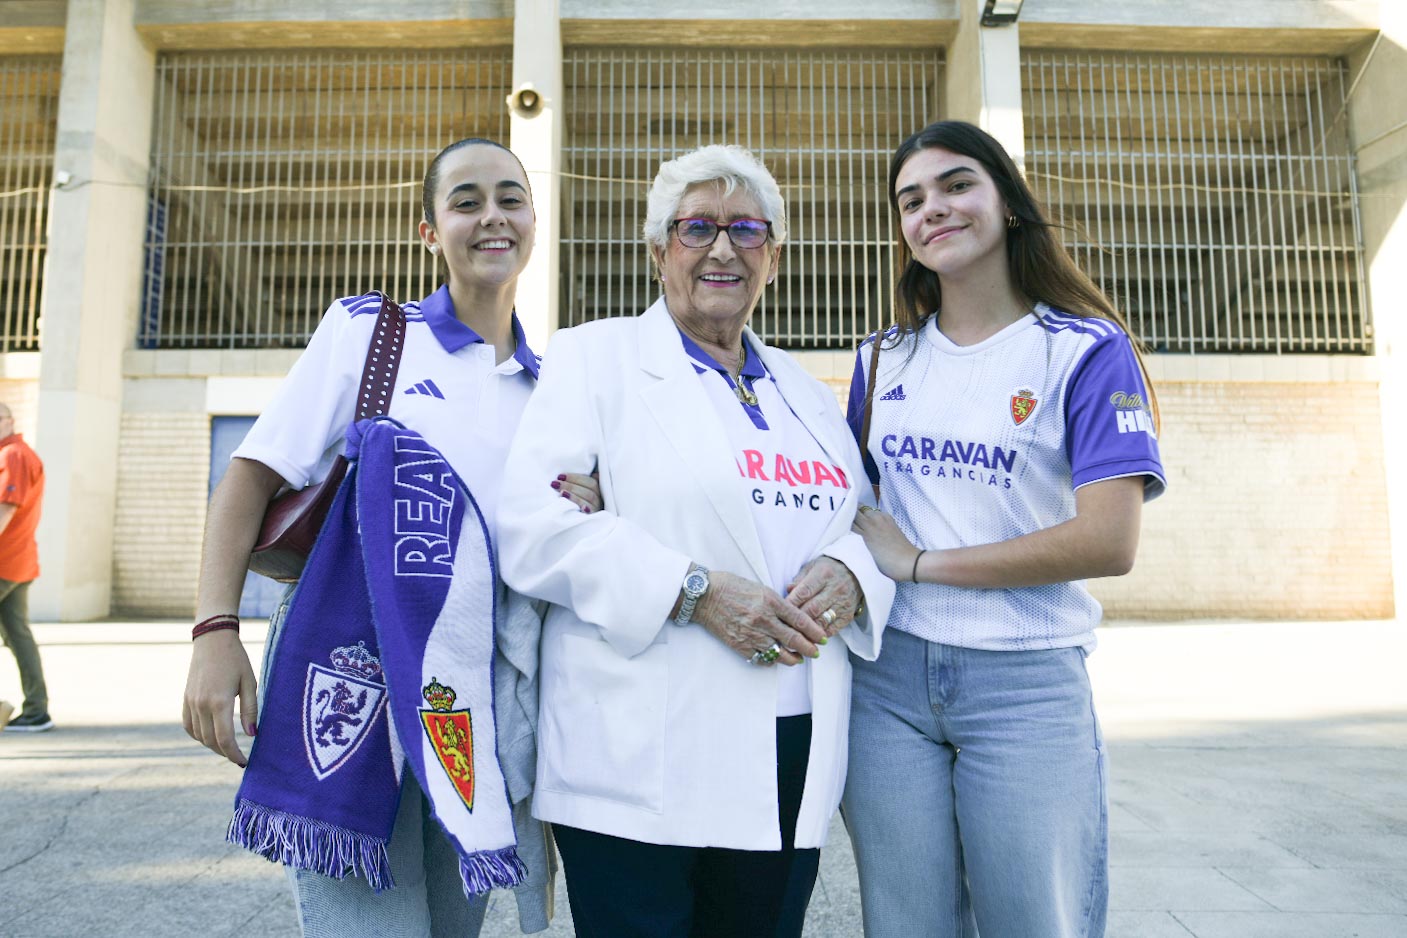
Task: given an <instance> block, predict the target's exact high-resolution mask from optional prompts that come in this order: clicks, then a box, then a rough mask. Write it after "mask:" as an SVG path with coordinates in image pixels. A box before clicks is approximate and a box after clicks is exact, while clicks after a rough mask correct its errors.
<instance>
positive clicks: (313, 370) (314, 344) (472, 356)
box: [234, 286, 549, 542]
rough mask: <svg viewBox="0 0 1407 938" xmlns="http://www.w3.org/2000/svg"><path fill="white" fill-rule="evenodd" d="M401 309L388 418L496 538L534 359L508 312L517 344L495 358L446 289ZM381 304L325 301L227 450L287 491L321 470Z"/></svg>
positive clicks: (337, 444)
mask: <svg viewBox="0 0 1407 938" xmlns="http://www.w3.org/2000/svg"><path fill="white" fill-rule="evenodd" d="M402 308H403V309H404V310H405V316H406V335H405V344H404V345H403V346H402V352H401V366H400V370H399V371H398V372H397V374H396V388H395V392H394V393H393V394H392V397H391V405H390V412H389V413H390V416H391V417H393V418H395V419H396V420H398V421H400V422H401V423H402V424H404V425H405V426H407V427H409V428H410V429H412V430H414V431H416V432H417V433H419V434H420V435H421V436H423V437H424V438H425V439H426V440H427V441H429V442H430V443H431V444H432V445H433V446H435V448H436V449H438V450H439V451H440V452H441V453H443V454H444V457H445V459H446V460H448V461H449V464H450V465H451V466H452V467H454V470H455V471H456V472H458V473H459V476H460V478H461V479H463V480H464V484H465V485H467V486H468V487H469V491H470V492H472V493H473V495H474V499H475V501H477V502H478V503H479V510H480V511H482V512H483V514H484V521H485V522H486V523H487V524H488V526H489V533H490V535H492V536H493V537H494V539H495V542H496V541H497V533H498V532H497V526H496V523H495V522H496V510H497V505H498V492H499V485H500V482H501V480H502V476H503V463H504V459H505V458H506V457H507V455H508V447H509V444H510V443H512V441H513V434H514V433H515V432H516V431H517V429H518V420H519V418H520V417H521V416H522V413H523V407H524V406H526V404H527V402H528V395H529V394H531V393H532V389H533V387H534V386H535V385H536V383H537V374H538V366H539V362H540V359H539V358H538V357H537V356H536V355H534V354H533V352H532V350H531V349H529V348H528V345H527V342H526V340H525V338H524V336H523V329H522V326H521V325H520V324H519V323H518V319H517V317H516V316H514V318H513V332H514V335H515V336H516V338H517V342H518V344H517V349H516V350H515V351H514V353H513V356H512V357H511V358H508V359H506V360H505V361H503V362H501V363H497V362H495V361H494V359H495V357H496V356H495V353H494V348H493V346H492V345H489V344H488V343H486V342H485V341H484V340H483V338H482V337H481V336H480V335H479V334H478V333H476V332H475V331H474V330H473V329H471V328H469V327H468V326H466V325H465V324H464V323H462V322H460V321H459V319H458V318H457V317H456V316H455V312H454V303H453V301H452V300H451V299H450V295H449V288H448V287H443V286H442V287H440V289H438V290H436V291H435V292H434V293H432V294H431V295H430V296H428V297H426V298H425V299H423V300H421V301H420V302H418V303H406V304H405V305H404V306H403V307H402ZM380 312H381V297H380V296H379V295H378V294H375V293H368V294H365V295H363V296H352V297H345V298H343V299H339V300H336V301H334V302H333V303H332V305H331V306H329V307H328V308H327V312H326V313H325V314H323V317H322V322H320V323H319V324H318V328H317V331H316V332H314V333H313V337H312V340H311V341H310V342H309V343H308V348H307V349H306V350H305V351H304V352H303V354H302V355H301V356H299V358H298V361H297V362H296V363H295V364H294V366H293V368H292V370H290V371H289V372H288V376H287V377H286V378H284V380H283V383H282V384H281V385H280V386H279V389H278V392H277V394H276V395H275V397H274V400H273V401H272V403H270V404H269V407H268V409H267V410H265V411H264V413H263V414H261V415H260V416H259V419H258V420H257V421H255V423H254V426H253V427H252V428H251V429H250V431H249V434H248V435H247V436H246V437H245V438H244V442H243V443H241V444H240V445H239V448H238V449H236V450H235V451H234V456H235V457H238V458H241V459H253V460H257V461H258V462H261V463H263V464H264V465H266V466H268V467H269V468H270V469H273V470H274V471H275V472H277V473H278V474H279V475H281V476H283V478H284V480H285V481H286V482H287V483H288V485H289V486H290V487H291V488H295V489H300V488H303V487H304V486H305V485H308V484H309V483H311V482H316V481H319V480H321V479H322V478H324V477H325V476H326V475H327V472H328V469H329V467H330V466H331V464H332V461H333V458H334V457H335V456H336V455H337V453H339V452H341V451H342V449H343V445H344V437H345V433H346V429H347V424H348V423H350V422H351V420H352V418H353V417H354V416H355V414H356V398H357V391H358V388H359V386H360V384H361V375H362V365H363V363H364V362H365V361H366V350H367V347H368V346H369V345H370V342H371V333H372V331H373V329H374V327H375V325H376V320H377V317H378V315H379V313H380ZM548 481H549V480H543V485H546V484H547V483H548Z"/></svg>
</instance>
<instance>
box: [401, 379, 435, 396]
mask: <svg viewBox="0 0 1407 938" xmlns="http://www.w3.org/2000/svg"><path fill="white" fill-rule="evenodd" d="M402 393H403V394H423V395H425V396H426V397H438V398H439V399H440V400H444V399H445V396H444V394H443V393H442V392H441V391H440V389H439V388H438V387H436V386H435V382H433V381H431V380H430V379H429V378H426V379H425V380H424V381H417V382H415V384H413V385H411V386H410V387H408V388H406V389H405V390H404V391H403V392H402Z"/></svg>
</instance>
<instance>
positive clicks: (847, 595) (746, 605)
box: [693, 557, 861, 665]
mask: <svg viewBox="0 0 1407 938" xmlns="http://www.w3.org/2000/svg"><path fill="white" fill-rule="evenodd" d="M860 598H861V592H860V583H859V581H858V580H856V579H855V575H854V574H853V573H851V572H850V570H849V569H848V568H847V567H846V566H845V564H843V563H841V562H840V561H838V560H835V559H833V558H831V557H817V558H816V559H815V560H812V561H811V562H810V563H808V564H807V565H806V566H804V567H802V568H801V572H800V573H799V574H798V575H797V577H796V580H795V581H794V582H793V583H792V584H791V585H790V586H788V587H787V594H786V596H784V597H783V596H779V595H778V594H777V593H776V592H775V591H773V590H771V589H768V588H767V587H766V586H764V585H763V584H761V583H758V582H757V581H756V580H750V579H748V578H747V577H742V576H738V575H737V574H734V573H728V572H726V571H718V570H715V571H712V572H710V573H709V587H708V592H707V593H705V594H704V596H703V598H702V599H701V600H699V605H698V608H697V609H695V610H694V615H693V621H694V622H697V623H698V624H699V625H701V626H703V627H704V628H705V629H707V630H708V631H709V632H710V633H712V634H713V635H714V637H716V638H717V639H718V640H719V641H721V642H723V643H724V644H725V645H727V646H728V647H729V648H731V649H733V651H735V652H737V653H738V654H739V655H741V656H742V657H743V658H746V659H748V660H749V661H754V660H755V659H754V655H756V654H757V653H758V652H762V651H765V650H766V649H768V648H769V647H770V646H771V645H772V644H773V643H774V642H775V643H776V645H777V646H778V648H779V649H780V651H779V652H777V653H776V655H775V657H770V658H763V659H762V660H760V661H756V663H758V664H770V663H773V662H775V663H777V664H787V665H797V664H800V663H801V661H802V658H803V657H806V658H816V657H819V656H820V654H821V649H820V647H819V646H821V645H824V644H825V643H826V642H827V641H829V640H830V639H831V638H832V637H834V636H835V634H836V633H837V632H839V631H840V630H841V629H843V628H845V627H846V626H847V625H849V624H850V623H851V622H852V621H854V618H855V615H856V613H857V612H858V611H859V609H860Z"/></svg>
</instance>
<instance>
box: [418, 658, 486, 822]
mask: <svg viewBox="0 0 1407 938" xmlns="http://www.w3.org/2000/svg"><path fill="white" fill-rule="evenodd" d="M422 696H423V697H424V698H425V702H426V703H428V704H429V705H430V709H429V710H426V709H423V708H422V709H421V711H420V719H421V721H422V722H423V723H424V725H425V735H426V736H428V737H430V745H431V746H433V747H434V749H435V755H437V756H439V758H440V765H441V767H443V768H444V770H445V773H446V774H447V775H449V780H450V781H451V782H453V783H454V790H455V791H457V792H458V793H459V798H460V800H461V801H463V802H464V807H466V808H468V809H469V810H470V811H473V810H474V725H473V721H471V720H470V718H469V711H468V710H467V709H465V710H454V709H451V708H453V707H454V699H455V696H456V695H455V693H454V688H453V687H446V686H445V685H443V684H441V683H440V682H439V681H437V680H435V678H433V677H432V678H430V683H429V684H427V685H426V686H425V689H424V691H422Z"/></svg>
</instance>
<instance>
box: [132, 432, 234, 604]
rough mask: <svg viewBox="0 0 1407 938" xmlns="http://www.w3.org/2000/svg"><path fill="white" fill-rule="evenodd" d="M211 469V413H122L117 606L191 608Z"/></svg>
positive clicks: (198, 565)
mask: <svg viewBox="0 0 1407 938" xmlns="http://www.w3.org/2000/svg"><path fill="white" fill-rule="evenodd" d="M209 476H210V418H209V416H207V415H206V414H203V413H193V412H184V413H160V412H148V411H140V412H127V413H124V414H123V415H122V440H121V443H120V445H119V449H118V459H117V518H116V521H115V531H114V539H115V549H114V551H113V595H112V605H113V613H114V614H118V615H145V616H173V617H180V618H184V617H187V616H190V615H191V614H192V612H194V610H195V585H196V576H197V574H198V573H199V567H200V538H201V533H202V531H203V530H204V527H205V505H206V502H207V500H208V491H207V490H208V486H209Z"/></svg>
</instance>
